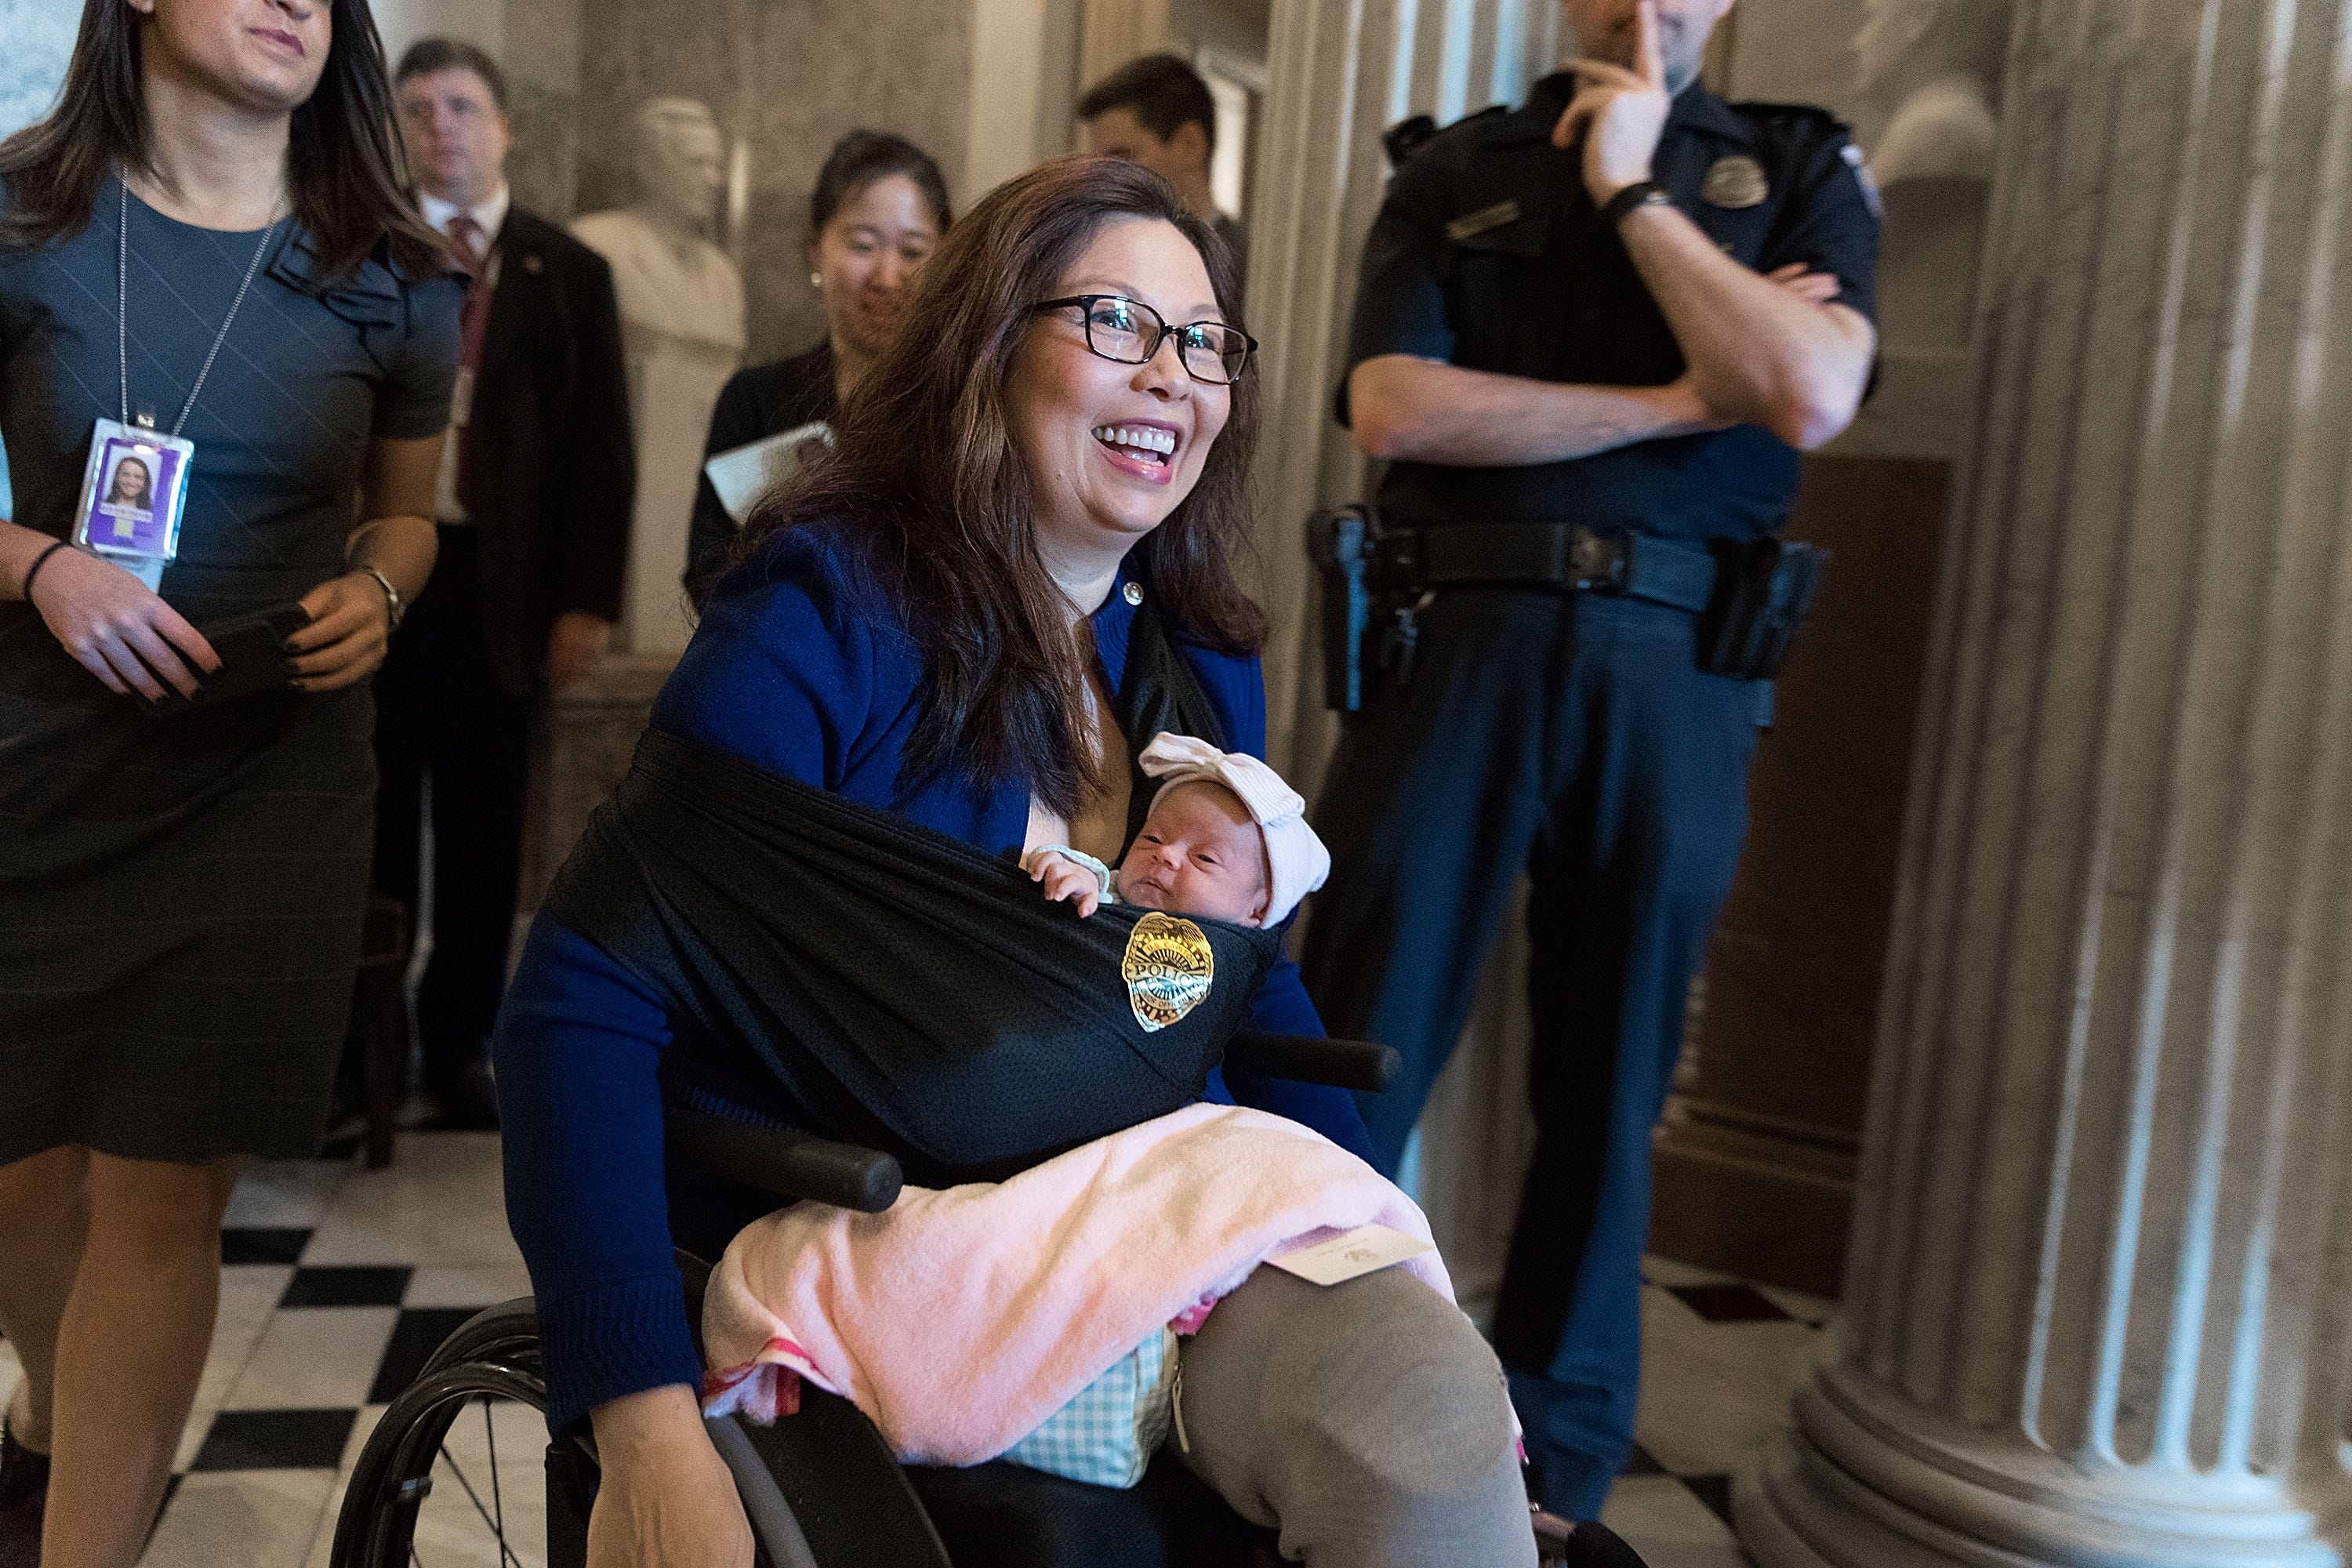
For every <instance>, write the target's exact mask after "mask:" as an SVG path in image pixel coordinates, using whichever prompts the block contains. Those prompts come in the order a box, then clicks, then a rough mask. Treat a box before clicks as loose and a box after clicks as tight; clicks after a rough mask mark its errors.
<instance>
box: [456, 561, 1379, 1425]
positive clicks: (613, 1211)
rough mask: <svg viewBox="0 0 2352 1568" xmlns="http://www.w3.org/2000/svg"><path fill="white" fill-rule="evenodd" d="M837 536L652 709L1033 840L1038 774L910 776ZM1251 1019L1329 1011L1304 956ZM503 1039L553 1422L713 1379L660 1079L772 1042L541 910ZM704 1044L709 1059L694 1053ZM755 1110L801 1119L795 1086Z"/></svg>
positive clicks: (512, 1218) (1253, 748) (1257, 680)
mask: <svg viewBox="0 0 2352 1568" xmlns="http://www.w3.org/2000/svg"><path fill="white" fill-rule="evenodd" d="M839 551H840V547H839V546H838V544H837V543H836V542H835V541H833V540H832V539H831V538H830V537H829V536H827V535H825V534H823V533H811V532H807V531H797V532H793V533H789V534H786V535H784V536H782V538H780V539H779V540H778V541H776V542H774V543H773V544H772V545H771V547H770V548H769V551H768V552H767V553H766V555H765V556H763V557H762V558H761V560H760V561H759V562H758V563H756V564H754V565H753V566H752V567H751V568H748V569H745V570H741V571H738V572H737V573H735V574H733V575H732V576H731V577H730V578H729V579H728V580H727V581H726V582H725V583H723V584H721V585H720V587H719V591H718V593H717V594H716V595H714V597H713V598H712V599H711V601H710V604H709V606H708V608H707V610H706V612H705V615H704V617H703V621H702V625H701V627H700V629H699V630H698V631H697V633H696V634H695V637H694V641H693V644H692V645H691V646H690V647H688V649H687V651H686V656H685V657H684V658H682V659H681V660H680V661H679V663H678V666H677V670H676V672H675V673H674V674H672V675H671V677H670V679H669V681H668V683H667V685H666V686H665V687H664V688H663V689H662V692H661V696H660V698H659V699H658V700H656V703H655V705H654V713H653V722H654V724H655V725H656V727H658V728H660V729H664V730H667V731H672V732H674V733H677V734H680V735H684V736H687V737H689V738H691V739H694V740H698V741H700V742H704V743H706V744H708V745H711V746H715V747H718V748H719V749H721V750H724V751H727V752H733V753H734V754H735V755H737V756H740V757H742V758H744V759H746V760H747V761H750V762H751V763H756V764H758V765H759V766H761V767H763V768H766V769H768V770H770V771H771V772H773V773H781V774H783V775H786V776H788V777H791V778H795V779H799V780H802V781H803V782H804V783H807V784H816V785H818V786H821V787H823V788H824V789H828V790H834V791H836V792H838V793H839V794H841V795H845V796H846V797H848V798H849V799H851V800H854V801H856V802H858V803H860V804H862V805H871V806H876V807H879V808H882V809H885V810H890V811H896V812H898V813H900V814H902V815H903V816H908V817H909V818H911V819H912V820H914V821H916V822H919V823H921V824H923V825H924V826H928V827H931V828H935V829H937V830H938V831H940V832H942V833H946V834H949V835H951V836H953V837H957V838H961V839H962V840H964V841H965V842H966V843H969V844H972V845H975V846H977V847H980V848H982V849H984V850H987V851H988V852H990V853H991V854H1000V853H1003V852H1005V851H1007V850H1017V849H1018V848H1019V847H1020V846H1021V844H1022V841H1023V837H1024V835H1025V833H1026V831H1027V827H1028V816H1029V795H1028V791H1027V790H1026V789H1025V788H1021V787H1003V786H998V787H985V786H981V785H978V784H974V783H973V782H971V780H970V779H968V778H964V777H961V776H945V777H938V778H933V779H930V780H928V781H926V782H923V783H920V784H915V785H913V786H912V787H909V786H908V784H906V782H905V781H903V780H902V779H901V778H900V776H899V775H900V766H899V763H900V758H901V754H902V752H904V750H905V747H906V744H907V742H908V736H909V735H910V733H911V732H912V731H913V729H914V726H915V722H916V721H917V719H918V718H919V714H920V707H921V695H922V689H923V667H922V659H921V657H920V654H919V650H918V649H917V647H916V646H915V644H914V643H913V642H912V640H911V639H910V638H908V637H907V636H906V635H905V633H904V632H903V630H901V629H900V627H899V626H898V620H897V617H896V616H894V615H893V614H891V613H890V612H889V610H888V609H887V606H886V605H881V604H879V603H878V602H877V598H876V597H875V592H876V591H875V590H874V589H873V588H872V587H871V586H870V584H861V582H860V579H859V578H858V577H857V576H856V575H855V574H851V573H849V572H847V571H845V568H844V565H843V563H842V559H841V556H840V552H839ZM1129 580H1130V579H1129V576H1128V574H1126V573H1125V572H1122V574H1121V575H1120V579H1119V590H1120V591H1114V592H1113V593H1112V594H1111V595H1110V596H1109V598H1108V601H1107V602H1106V603H1105V604H1104V605H1103V607H1102V608H1101V609H1099V610H1097V612H1095V615H1094V616H1093V627H1094V637H1095V646H1096V648H1097V652H1098V653H1099V655H1100V657H1101V661H1102V673H1103V676H1104V679H1105V680H1106V681H1107V682H1108V685H1109V687H1110V689H1113V690H1117V689H1118V684H1119V679H1120V677H1121V675H1122V673H1123V671H1124V670H1125V668H1126V664H1127V647H1128V634H1129V627H1130V626H1131V625H1132V623H1133V621H1134V616H1135V612H1134V609H1133V608H1132V606H1130V605H1129V604H1128V602H1127V595H1126V594H1125V592H1124V591H1123V590H1124V589H1125V586H1126V584H1127V583H1128V582H1129ZM1179 646H1180V647H1181V652H1182V654H1183V656H1184V657H1185V658H1187V660H1188V661H1189V662H1190V663H1191V665H1192V668H1193V670H1194V671H1195V673H1196V674H1197V675H1198V676H1199V678H1200V681H1201V685H1202V689H1203V691H1204V693H1205V694H1206V696H1207V698H1208V700H1209V702H1210V705H1211V706H1212V707H1213V709H1214V710H1215V711H1216V715H1217V718H1218V720H1219V721H1220V722H1221V723H1222V724H1223V726H1224V731H1225V741H1226V744H1227V745H1229V746H1233V747H1236V748H1238V749H1242V750H1246V751H1248V752H1254V753H1256V754H1259V755H1263V754H1264V752H1265V680H1264V678H1263V677H1262V675H1261V673H1260V671H1259V668H1258V663H1257V660H1256V659H1255V658H1232V657H1228V656H1223V655H1220V654H1216V653H1213V652H1210V651H1208V650H1206V649H1202V648H1199V647H1192V646H1191V645H1189V644H1180V645H1179ZM1251 1022H1252V1024H1253V1025H1254V1026H1256V1027H1259V1028H1265V1029H1272V1030H1276V1031H1279V1032H1283V1033H1287V1034H1310V1035H1319V1034H1321V1033H1322V1032H1323V1026H1322V1023H1321V1021H1320V1020H1319V1019H1318V1017H1317V1016H1316V1014H1315V1008H1314V1005H1313V1004H1312V1003H1310V1002H1309V1001H1308V1000H1307V992H1306V988H1305V987H1304V986H1303V985H1301V984H1300V983H1299V978H1298V969H1297V965H1296V964H1295V963H1291V962H1290V961H1289V960H1288V959H1285V960H1283V961H1282V963H1280V965H1279V966H1278V967H1276V969H1275V970H1274V972H1273V973H1271V974H1269V975H1268V977H1267V979H1266V981H1265V984H1264V986H1262V987H1261V988H1260V990H1259V992H1258V995H1257V997H1256V1000H1255V1004H1254V1005H1253V1008H1252V1012H1251ZM673 1041H675V1042H676V1046H675V1055H676V1056H677V1057H680V1058H703V1059H702V1060H701V1061H700V1062H699V1064H698V1063H696V1062H692V1061H688V1062H685V1063H681V1062H680V1061H677V1060H665V1057H666V1055H668V1054H671V1053H672V1047H673ZM494 1048H495V1051H496V1055H497V1060H498V1078H499V1109H500V1111H501V1114H502V1117H503V1120H504V1122H505V1159H506V1196H507V1216H508V1220H509V1224H510V1225H511V1226H512V1227H513V1229H514V1234H515V1239H516V1241H517V1243H518V1244H520V1247H521V1248H522V1254H523V1258H524V1261H525V1262H526V1263H528V1264H529V1266H530V1277H531V1285H532V1289H534V1291H535V1292H536V1293H537V1296H538V1300H539V1321H540V1331H541V1341H542V1344H543V1349H544V1354H545V1366H546V1373H547V1385H548V1386H547V1392H548V1412H547V1414H548V1421H549V1424H550V1426H552V1427H554V1428H556V1429H559V1430H560V1429H562V1427H563V1426H565V1425H567V1424H569V1423H570V1422H572V1421H573V1420H575V1419H577V1418H578V1417H579V1416H580V1415H583V1414H584V1413H585V1412H586V1411H587V1410H588V1409H589V1408H590V1407H592V1406H593V1405H601V1404H603V1403H604V1402H605V1401H607V1400H611V1399H617V1398H619V1397H621V1396H622V1395H624V1394H634V1393H636V1392H638V1391H640V1390H643V1389H648V1388H659V1387H662V1386H664V1385H667V1384H688V1385H698V1384H699V1383H700V1379H701V1370H700V1364H699V1362H698V1359H697V1356H696V1353H695V1335H694V1328H693V1325H692V1324H690V1323H688V1321H687V1318H686V1311H685V1305H684V1302H683V1300H682V1297H681V1293H680V1288H679V1281H678V1274H677V1266H676V1264H675V1263H674V1262H673V1261H672V1258H671V1246H670V1226H669V1215H668V1210H667V1199H666V1194H665V1189H664V1184H663V1169H662V1098H663V1088H662V1084H663V1082H664V1081H668V1082H671V1083H673V1084H675V1083H676V1082H677V1080H678V1079H681V1078H685V1079H689V1080H694V1081H699V1082H702V1083H710V1082H719V1083H726V1082H735V1083H741V1082H743V1081H745V1080H746V1079H758V1078H759V1076H760V1068H759V1066H758V1063H757V1059H756V1058H753V1057H752V1056H751V1053H750V1052H749V1051H747V1050H744V1049H742V1048H741V1047H731V1048H730V1047H729V1046H728V1045H727V1044H726V1043H724V1042H720V1041H717V1040H714V1039H712V1038H710V1037H709V1036H707V1035H704V1034H702V1033H700V1032H698V1031H696V1030H695V1029H694V1028H693V1026H692V1025H691V1023H690V1021H689V1020H688V1019H686V1018H684V1017H682V1016H681V1017H677V1018H673V1017H672V1016H670V1014H669V1013H668V1011H667V1008H666V1006H665V1005H664V1004H663V1003H662V1001H661V1000H660V999H659V997H658V996H657V995H656V993H655V992H653V991H652V990H651V989H650V988H648V987H647V986H646V984H644V983H643V982H642V981H640V980H638V979H637V978H635V976H633V975H632V974H630V973H628V972H627V971H625V969H623V968H622V967H621V966H620V965H619V964H618V963H615V962H614V960H613V959H612V958H611V957H610V956H609V955H607V954H606V953H605V952H604V951H603V950H602V949H600V948H598V947H596V946H595V945H593V943H591V942H588V941H587V940H586V939H585V938H583V937H582V936H580V935H579V934H578V933H577V932H574V931H571V930H569V929H567V928H566V927H565V926H563V925H562V924H561V923H560V922H558V921H555V920H553V919H551V917H549V916H548V915H547V914H545V913H543V912H542V913H541V916H540V917H539V920H538V921H537V922H536V923H535V924H534V925H533V926H532V928H531V932H530V940H529V941H528V942H526V943H525V945H524V948H523V952H522V960H521V963H520V967H519V968H518V970H517V972H516V974H515V978H514V983H513V984H512V985H511V986H510V987H509V990H508V993H507V998H506V1003H505V1005H504V1007H503V1008H502V1009H501V1011H500V1013H499V1029H498V1037H497V1040H496V1042H495V1047H494ZM698 1065H699V1066H701V1067H705V1068H709V1069H712V1070H710V1071H708V1072H698V1071H695V1070H693V1069H694V1068H696V1067H697V1066H698ZM682 1066H683V1067H685V1068H688V1070H687V1071H685V1072H683V1073H682V1072H680V1071H679V1070H678V1069H679V1068H681V1067H682ZM1230 1087H1231V1090H1232V1092H1233V1095H1234V1097H1235V1098H1238V1099H1239V1100H1241V1102H1242V1103H1244V1104H1246V1105H1252V1106H1255V1107H1257V1108H1259V1109H1261V1110H1270V1111H1274V1112H1276V1113H1277V1114H1280V1115H1285V1116H1288V1117H1291V1118H1293V1119H1295V1120H1297V1121H1303V1122H1305V1123H1307V1125H1308V1126H1310V1127H1313V1128H1315V1129H1316V1130H1317V1131H1320V1132H1322V1133H1323V1134H1324V1135H1325V1136H1327V1137H1328V1138H1330V1139H1331V1140H1332V1141H1333V1142H1337V1143H1339V1144H1340V1145H1341V1146H1342V1147H1345V1148H1347V1149H1349V1150H1352V1151H1354V1152H1357V1153H1360V1154H1363V1155H1365V1156H1366V1157H1367V1158H1369V1157H1370V1143H1369V1140H1368V1139H1367V1138H1366V1136H1365V1133H1364V1127H1363V1122H1362V1120H1361V1118H1360V1116H1359V1115H1358V1114H1357V1111H1356V1107H1355V1100H1354V1099H1353V1097H1352V1096H1350V1095H1349V1094H1347V1093H1346V1092H1345V1091H1343V1090H1339V1089H1323V1088H1319V1087H1317V1086H1313V1085H1307V1084H1297V1083H1290V1082H1286V1081H1284V1080H1281V1079H1259V1078H1256V1077H1255V1076H1254V1075H1244V1074H1242V1073H1238V1072H1236V1073H1234V1075H1233V1081H1232V1084H1231V1086H1230ZM1225 1088H1226V1086H1225V1085H1224V1084H1223V1082H1222V1081H1221V1080H1213V1081H1212V1084H1211V1094H1212V1097H1213V1098H1216V1099H1219V1100H1223V1099H1225V1098H1226V1095H1225V1093H1224V1089H1225ZM757 1109H758V1110H760V1111H761V1112H762V1113H765V1114H768V1115H771V1116H777V1117H780V1119H782V1120H785V1121H792V1120H795V1118H794V1117H793V1111H792V1109H791V1107H789V1106H788V1105H780V1104H778V1103H775V1102H767V1103H763V1104H761V1105H760V1106H759V1107H757ZM815 1131H824V1129H822V1128H818V1129H815Z"/></svg>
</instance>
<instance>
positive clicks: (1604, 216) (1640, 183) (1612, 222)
mask: <svg viewBox="0 0 2352 1568" xmlns="http://www.w3.org/2000/svg"><path fill="white" fill-rule="evenodd" d="M1672 205H1675V198H1674V194H1673V193H1672V192H1670V191H1668V190H1667V189H1666V187H1665V186H1664V185H1662V184H1658V182H1657V181H1655V180H1636V181H1634V182H1633V184H1630V185H1628V186H1626V187H1625V188H1624V189H1623V190H1622V191H1620V192H1618V193H1617V194H1616V195H1613V196H1611V197H1610V198H1609V201H1608V204H1607V205H1604V206H1603V207H1602V208H1601V226H1602V227H1604V228H1612V229H1613V228H1615V227H1616V226H1618V225H1620V224H1622V223H1623V222H1624V221H1625V216H1626V215H1627V214H1628V213H1630V212H1632V211H1633V209H1634V208H1635V207H1670V206H1672Z"/></svg>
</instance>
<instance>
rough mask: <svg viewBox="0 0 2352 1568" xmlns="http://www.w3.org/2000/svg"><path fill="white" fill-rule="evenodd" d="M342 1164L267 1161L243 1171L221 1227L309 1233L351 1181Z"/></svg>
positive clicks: (349, 1166) (346, 1167)
mask: <svg viewBox="0 0 2352 1568" xmlns="http://www.w3.org/2000/svg"><path fill="white" fill-rule="evenodd" d="M351 1174H352V1166H351V1165H350V1163H348V1162H346V1161H342V1160H266V1161H259V1162H257V1163H254V1164H252V1165H249V1166H247V1168H246V1172H245V1174H244V1175H242V1176H240V1177H239V1178H238V1179H237V1184H236V1193H235V1194H232V1195H231V1196H230V1198H229V1200H228V1213H227V1215H226V1216H225V1217H224V1218H223V1219H222V1221H221V1223H222V1224H223V1225H226V1226H233V1227H237V1228H250V1229H256V1230H277V1229H285V1230H308V1229H310V1227H311V1226H314V1225H317V1224H318V1223H319V1220H320V1216H321V1215H324V1214H325V1213H326V1212H327V1205H328V1204H329V1202H331V1200H332V1199H333V1197H334V1195H335V1191H336V1189H337V1188H339V1187H341V1185H342V1184H343V1183H344V1182H345V1181H346V1180H348V1179H349V1178H350V1176H351Z"/></svg>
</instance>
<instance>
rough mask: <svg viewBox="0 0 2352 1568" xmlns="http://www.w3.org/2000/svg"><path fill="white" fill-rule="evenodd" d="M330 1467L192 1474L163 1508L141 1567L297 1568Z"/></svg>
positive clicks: (331, 1478)
mask: <svg viewBox="0 0 2352 1568" xmlns="http://www.w3.org/2000/svg"><path fill="white" fill-rule="evenodd" d="M334 1479H335V1475H334V1472H333V1471H332V1470H236V1471H224V1472H219V1473H215V1474H207V1475H199V1476H190V1477H188V1478H187V1479H185V1480H184V1481H182V1482H181V1483H180V1489H179V1491H178V1493H177V1494H176V1495H174V1496H173V1499H172V1506H171V1507H170V1508H169V1509H167V1510H164V1513H163V1522H162V1523H160V1524H158V1525H157V1526H156V1527H155V1537H154V1539H153V1540H152V1542H149V1543H148V1547H147V1554H146V1555H145V1556H144V1557H142V1558H141V1559H140V1562H141V1563H142V1568H224V1565H225V1564H230V1563H234V1564H236V1568H302V1564H303V1560H304V1559H305V1558H306V1557H308V1556H309V1554H310V1542H311V1538H312V1537H313V1536H315V1535H316V1534H317V1533H318V1529H319V1514H320V1510H321V1509H322V1508H324V1507H325V1506H326V1500H327V1493H328V1490H329V1489H330V1488H331V1487H332V1486H333V1485H334Z"/></svg>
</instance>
